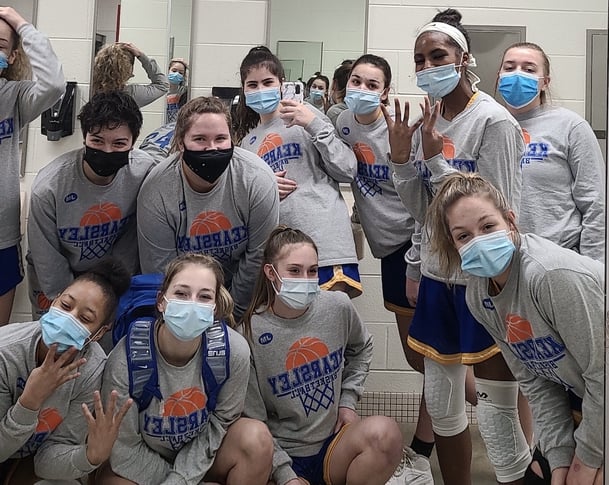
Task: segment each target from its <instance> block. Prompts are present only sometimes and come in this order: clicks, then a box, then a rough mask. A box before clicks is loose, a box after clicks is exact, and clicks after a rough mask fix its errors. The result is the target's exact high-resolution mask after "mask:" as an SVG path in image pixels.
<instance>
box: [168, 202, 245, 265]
mask: <svg viewBox="0 0 609 485" xmlns="http://www.w3.org/2000/svg"><path fill="white" fill-rule="evenodd" d="M248 239H249V231H248V228H247V226H233V224H232V222H231V221H230V219H229V218H228V217H227V216H226V215H225V214H224V213H222V212H219V211H202V212H200V213H199V214H197V216H196V217H195V218H194V219H193V221H192V223H191V225H190V228H189V230H188V235H186V236H181V237H179V238H178V250H179V251H181V252H187V253H193V252H194V253H205V254H209V255H210V256H213V257H214V258H216V259H217V260H218V261H221V262H228V261H230V259H231V255H232V253H233V252H234V251H235V250H236V249H238V248H239V246H241V245H242V244H245V243H247V241H248Z"/></svg>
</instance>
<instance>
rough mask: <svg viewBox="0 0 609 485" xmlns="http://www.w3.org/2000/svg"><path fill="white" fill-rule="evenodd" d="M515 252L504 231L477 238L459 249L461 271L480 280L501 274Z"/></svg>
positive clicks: (514, 247)
mask: <svg viewBox="0 0 609 485" xmlns="http://www.w3.org/2000/svg"><path fill="white" fill-rule="evenodd" d="M515 250H516V246H514V243H513V242H512V240H511V239H510V238H509V237H508V233H507V231H505V230H501V231H496V232H492V233H490V234H484V235H482V236H477V237H475V238H473V239H472V240H471V241H469V242H468V243H467V244H466V245H465V246H463V247H461V249H459V255H460V256H461V269H462V270H463V271H466V272H468V273H470V274H472V275H474V276H479V277H481V278H494V277H495V276H498V275H500V274H501V273H503V272H504V271H505V270H506V268H507V267H508V265H509V264H510V261H511V260H512V255H513V254H514V251H515Z"/></svg>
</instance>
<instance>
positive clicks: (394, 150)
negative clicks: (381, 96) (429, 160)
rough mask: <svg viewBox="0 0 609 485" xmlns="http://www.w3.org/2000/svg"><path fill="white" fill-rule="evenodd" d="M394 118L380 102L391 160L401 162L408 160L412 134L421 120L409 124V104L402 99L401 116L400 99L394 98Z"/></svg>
mask: <svg viewBox="0 0 609 485" xmlns="http://www.w3.org/2000/svg"><path fill="white" fill-rule="evenodd" d="M394 103H395V120H394V119H393V118H392V117H391V114H390V113H389V110H388V109H387V106H385V105H384V104H381V110H382V111H383V116H384V117H385V121H386V122H387V131H388V132H389V146H390V150H391V154H390V157H391V161H392V162H393V163H397V164H401V163H406V162H408V160H410V149H411V147H412V135H413V134H414V132H415V131H417V129H418V128H419V126H421V122H422V120H417V121H415V122H414V123H413V124H412V125H409V124H408V123H409V120H408V118H409V116H410V104H409V103H408V101H404V117H403V118H402V108H401V107H400V100H399V99H397V98H396V99H395V100H394Z"/></svg>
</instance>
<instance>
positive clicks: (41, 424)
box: [16, 408, 63, 458]
mask: <svg viewBox="0 0 609 485" xmlns="http://www.w3.org/2000/svg"><path fill="white" fill-rule="evenodd" d="M62 421H63V417H62V416H61V414H59V411H58V410H57V409H55V408H44V409H42V410H41V411H40V412H39V413H38V424H36V431H34V434H33V435H32V436H31V437H30V439H28V440H27V442H26V443H25V444H24V445H23V446H22V447H21V448H20V449H19V451H17V453H16V456H18V457H19V458H23V457H25V456H30V455H33V454H34V453H36V450H38V448H39V447H40V445H41V444H42V443H43V441H44V440H45V439H47V438H48V436H49V435H50V434H51V433H52V432H53V431H55V429H57V426H59V425H60V424H61V423H62Z"/></svg>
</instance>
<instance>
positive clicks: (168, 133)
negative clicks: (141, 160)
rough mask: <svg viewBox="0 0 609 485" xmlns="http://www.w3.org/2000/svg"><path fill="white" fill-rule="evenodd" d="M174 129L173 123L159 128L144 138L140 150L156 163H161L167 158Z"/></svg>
mask: <svg viewBox="0 0 609 485" xmlns="http://www.w3.org/2000/svg"><path fill="white" fill-rule="evenodd" d="M175 129H176V124H175V121H174V122H172V123H167V124H165V125H163V126H160V127H159V128H157V129H156V130H154V131H153V132H152V133H150V134H149V135H148V136H146V138H144V141H143V142H142V144H141V145H140V150H144V151H145V152H146V153H148V154H149V155H150V156H151V157H152V158H154V159H155V160H156V161H157V162H162V161H163V160H165V159H166V158H167V157H168V156H169V150H170V148H171V141H172V140H173V134H174V132H175Z"/></svg>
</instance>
